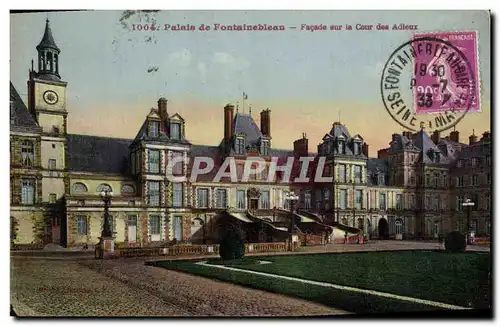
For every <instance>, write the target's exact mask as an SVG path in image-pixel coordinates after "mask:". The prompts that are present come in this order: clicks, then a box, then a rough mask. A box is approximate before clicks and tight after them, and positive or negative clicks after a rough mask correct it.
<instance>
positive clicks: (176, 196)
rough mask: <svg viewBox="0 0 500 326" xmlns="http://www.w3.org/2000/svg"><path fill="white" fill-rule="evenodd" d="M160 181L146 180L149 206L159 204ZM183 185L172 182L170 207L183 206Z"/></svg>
mask: <svg viewBox="0 0 500 326" xmlns="http://www.w3.org/2000/svg"><path fill="white" fill-rule="evenodd" d="M160 198H161V191H160V181H148V196H147V201H148V205H150V206H160ZM183 203H184V185H183V184H182V183H172V207H183V206H184V205H183Z"/></svg>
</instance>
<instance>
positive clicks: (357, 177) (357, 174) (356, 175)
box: [354, 165, 361, 183]
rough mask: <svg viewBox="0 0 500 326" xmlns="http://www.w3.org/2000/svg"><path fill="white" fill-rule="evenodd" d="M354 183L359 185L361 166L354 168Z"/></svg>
mask: <svg viewBox="0 0 500 326" xmlns="http://www.w3.org/2000/svg"><path fill="white" fill-rule="evenodd" d="M354 182H355V183H361V166H359V165H355V166H354Z"/></svg>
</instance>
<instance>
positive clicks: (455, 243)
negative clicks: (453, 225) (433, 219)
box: [444, 231, 467, 252]
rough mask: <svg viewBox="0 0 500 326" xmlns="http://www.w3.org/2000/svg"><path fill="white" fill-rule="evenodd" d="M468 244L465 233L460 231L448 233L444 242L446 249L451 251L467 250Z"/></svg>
mask: <svg viewBox="0 0 500 326" xmlns="http://www.w3.org/2000/svg"><path fill="white" fill-rule="evenodd" d="M466 245H467V244H466V243H465V235H463V234H462V233H460V232H459V231H452V232H450V233H448V235H447V236H446V240H445V242H444V247H445V248H446V250H447V251H451V252H462V251H465V247H466Z"/></svg>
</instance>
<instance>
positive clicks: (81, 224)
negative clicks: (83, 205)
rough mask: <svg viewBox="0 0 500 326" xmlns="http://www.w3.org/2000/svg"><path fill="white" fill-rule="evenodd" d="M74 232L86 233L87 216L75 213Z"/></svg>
mask: <svg viewBox="0 0 500 326" xmlns="http://www.w3.org/2000/svg"><path fill="white" fill-rule="evenodd" d="M76 232H77V233H78V234H79V235H87V232H88V228H87V216H85V215H77V216H76Z"/></svg>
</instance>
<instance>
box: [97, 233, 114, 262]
mask: <svg viewBox="0 0 500 326" xmlns="http://www.w3.org/2000/svg"><path fill="white" fill-rule="evenodd" d="M114 256H115V239H113V237H100V238H99V258H100V259H106V258H112V257H114Z"/></svg>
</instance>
